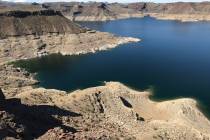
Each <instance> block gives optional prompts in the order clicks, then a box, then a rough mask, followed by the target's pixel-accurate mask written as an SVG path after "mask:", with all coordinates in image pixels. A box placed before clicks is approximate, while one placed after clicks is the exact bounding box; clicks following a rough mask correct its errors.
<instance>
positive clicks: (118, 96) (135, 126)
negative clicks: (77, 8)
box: [0, 82, 210, 140]
mask: <svg viewBox="0 0 210 140" xmlns="http://www.w3.org/2000/svg"><path fill="white" fill-rule="evenodd" d="M5 96H6V99H5V98H4V95H3V93H0V101H1V102H0V103H3V104H0V138H1V139H3V138H7V139H9V138H10V139H12V138H13V139H14V138H16V139H17V138H22V139H40V140H46V139H53V140H56V139H63V140H69V139H79V140H80V139H132V140H133V139H139V140H161V139H163V140H168V139H171V140H182V139H183V140H208V139H209V138H210V122H209V121H208V120H207V119H206V118H205V116H204V115H203V114H202V113H201V112H200V111H199V110H198V109H197V107H196V102H195V101H194V100H192V99H177V100H172V101H165V102H154V101H151V100H150V99H149V93H148V92H137V91H134V90H131V89H129V88H127V87H126V86H124V85H122V84H120V83H115V82H109V83H106V84H105V86H100V87H95V88H89V89H85V90H78V91H75V92H73V93H66V92H63V91H57V90H46V89H43V88H38V89H33V88H29V87H28V88H27V89H26V90H25V91H21V92H19V93H18V94H17V95H15V96H13V97H10V98H8V95H7V94H5Z"/></svg>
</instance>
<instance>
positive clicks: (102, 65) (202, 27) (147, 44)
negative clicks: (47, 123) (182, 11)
mask: <svg viewBox="0 0 210 140" xmlns="http://www.w3.org/2000/svg"><path fill="white" fill-rule="evenodd" d="M80 24H81V25H84V26H87V27H89V28H92V29H96V30H99V31H106V32H110V33H113V34H115V35H120V36H129V37H137V38H141V39H142V41H141V42H139V43H130V44H125V45H121V46H120V47H118V48H115V49H112V50H109V51H102V52H98V53H95V54H86V55H81V56H61V55H51V56H47V57H44V58H39V59H32V60H28V61H24V62H23V61H21V62H19V63H17V65H18V66H21V67H24V68H26V69H27V70H29V71H31V72H37V76H36V78H37V79H38V80H39V81H40V85H39V86H41V87H45V88H53V89H60V90H66V91H72V90H76V89H84V88H88V87H93V86H98V85H102V84H103V81H119V82H122V83H124V84H126V85H128V86H129V87H131V88H134V89H137V90H147V89H150V90H152V91H153V96H152V98H153V99H155V100H166V99H174V98H180V97H190V98H194V99H196V100H197V101H199V103H200V105H201V108H202V109H203V110H204V111H205V112H206V115H208V116H210V22H196V23H191V22H186V23H182V22H178V21H161V20H155V19H153V18H150V17H145V18H132V19H124V20H116V21H109V22H83V23H80Z"/></svg>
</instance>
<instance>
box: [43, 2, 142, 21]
mask: <svg viewBox="0 0 210 140" xmlns="http://www.w3.org/2000/svg"><path fill="white" fill-rule="evenodd" d="M43 7H45V8H48V9H56V10H59V11H62V13H63V14H64V15H65V16H66V17H68V18H69V19H71V20H76V21H105V20H114V19H121V18H129V17H142V13H141V12H139V11H137V10H134V9H129V8H127V6H126V5H124V4H118V3H114V4H109V3H96V2H89V3H73V2H72V3H45V4H43Z"/></svg>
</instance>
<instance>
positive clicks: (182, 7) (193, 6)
mask: <svg viewBox="0 0 210 140" xmlns="http://www.w3.org/2000/svg"><path fill="white" fill-rule="evenodd" d="M128 8H131V9H135V10H138V11H142V12H144V13H167V14H209V13H210V2H202V3H184V2H177V3H132V4H129V5H128Z"/></svg>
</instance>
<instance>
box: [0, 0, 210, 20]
mask: <svg viewBox="0 0 210 140" xmlns="http://www.w3.org/2000/svg"><path fill="white" fill-rule="evenodd" d="M37 9H39V10H40V9H51V10H56V11H61V13H62V14H63V15H64V16H66V17H67V18H69V19H71V20H75V21H107V20H115V19H123V18H130V17H144V16H151V17H155V18H158V19H171V20H181V21H200V20H210V16H209V15H210V2H201V3H192V2H188V3H184V2H177V3H143V2H140V3H130V4H121V3H97V2H88V3H83V2H56V3H43V4H38V3H32V4H29V3H18V4H17V3H11V2H0V12H4V11H8V10H10V11H11V10H26V11H28V10H30V11H31V10H37Z"/></svg>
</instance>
